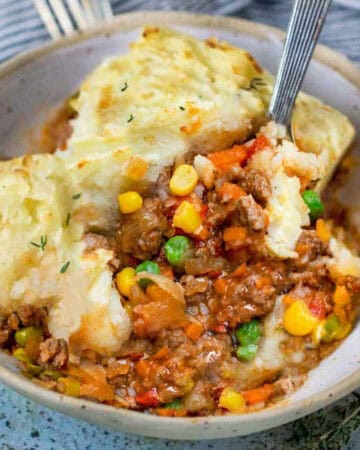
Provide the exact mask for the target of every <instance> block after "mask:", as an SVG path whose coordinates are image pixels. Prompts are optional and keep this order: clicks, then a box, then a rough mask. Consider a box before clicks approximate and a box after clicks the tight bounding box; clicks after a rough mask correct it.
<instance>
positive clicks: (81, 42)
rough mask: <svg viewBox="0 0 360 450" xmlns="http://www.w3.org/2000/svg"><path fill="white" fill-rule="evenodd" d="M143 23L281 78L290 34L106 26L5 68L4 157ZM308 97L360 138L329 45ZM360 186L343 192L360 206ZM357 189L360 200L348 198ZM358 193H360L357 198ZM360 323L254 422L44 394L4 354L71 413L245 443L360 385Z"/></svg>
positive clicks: (243, 28) (230, 22)
mask: <svg viewBox="0 0 360 450" xmlns="http://www.w3.org/2000/svg"><path fill="white" fill-rule="evenodd" d="M144 24H149V25H159V26H171V27H174V28H178V29H181V30H184V31H187V32H189V33H191V34H193V35H195V36H197V37H199V38H206V37H209V36H217V37H218V38H220V39H226V40H228V41H229V42H231V43H233V44H235V45H238V46H240V47H244V48H246V49H248V50H249V51H250V52H251V53H252V54H254V55H255V57H256V58H257V59H258V60H259V61H260V63H261V64H262V65H263V66H265V67H266V68H268V69H269V70H271V71H272V72H276V68H277V64H278V60H279V56H280V54H281V49H282V41H283V37H284V36H283V33H281V32H280V31H278V30H276V29H274V28H270V27H267V26H264V25H259V24H255V23H250V22H247V21H243V20H238V19H231V18H222V17H210V16H195V15H190V14H183V13H182V14H180V13H151V12H139V13H133V14H127V15H123V16H119V17H117V18H116V20H115V21H114V22H113V23H111V24H109V25H106V26H103V27H102V28H99V29H95V30H93V31H90V32H88V33H85V34H84V35H82V36H76V37H73V38H70V39H67V40H63V41H60V42H58V43H55V44H50V45H47V46H45V47H43V48H41V49H39V50H36V51H32V52H30V53H27V54H25V55H22V56H19V57H17V58H15V59H13V60H12V61H10V62H8V63H7V64H5V65H3V66H2V68H1V69H0V117H1V123H0V154H1V155H2V156H5V157H11V156H14V155H20V154H22V153H24V152H25V151H27V150H29V147H30V148H31V146H30V144H29V142H30V141H31V139H30V137H31V132H30V130H34V129H36V126H38V125H39V124H40V123H41V121H42V120H44V118H45V117H46V115H47V114H48V112H49V110H50V109H52V108H53V107H54V106H55V105H57V104H59V103H60V102H61V101H62V100H63V99H65V98H66V97H67V96H68V95H69V94H70V93H72V92H73V91H74V90H76V88H77V87H78V85H79V83H80V82H81V80H82V79H83V78H84V77H85V76H86V74H87V73H88V72H89V71H90V70H91V69H93V68H94V67H95V66H96V65H97V64H98V63H100V61H101V60H102V59H103V58H104V57H106V56H108V55H113V54H117V53H123V52H125V51H126V49H127V46H128V44H129V43H130V42H131V41H133V40H135V39H136V38H137V36H138V34H139V31H140V27H141V26H142V25H144ZM316 59H317V61H313V62H312V64H311V67H310V70H309V72H308V75H307V78H306V81H305V85H304V90H306V91H308V92H309V93H311V94H315V95H317V96H318V97H320V98H321V99H322V100H324V101H325V102H328V103H329V104H331V105H333V106H335V107H336V108H338V109H340V110H341V111H343V112H344V113H345V114H347V115H348V116H349V117H350V118H351V120H352V121H353V123H354V124H355V126H356V127H357V129H358V133H360V114H359V110H360V72H359V70H358V69H357V68H356V67H355V66H353V65H352V64H351V63H350V62H349V61H348V60H346V58H345V57H343V56H341V55H339V54H337V53H335V52H333V51H331V50H329V49H326V48H324V47H320V48H318V49H317V52H316ZM359 178H360V177H357V176H353V177H352V181H351V182H350V183H349V186H350V187H349V188H347V190H345V191H344V193H345V199H348V200H349V202H350V203H351V205H359V206H360V199H356V194H357V193H360V189H356V185H359V182H360V181H359ZM349 189H350V190H351V195H350V194H349ZM358 195H359V194H358ZM359 341H360V324H358V326H357V327H356V329H355V330H354V331H353V332H352V333H351V335H350V336H349V337H348V338H347V339H346V340H345V341H344V342H343V343H342V345H341V346H340V347H339V348H338V349H337V350H336V351H335V352H334V353H333V354H332V355H330V356H329V357H328V358H327V359H325V360H324V361H322V363H321V364H320V365H319V366H318V367H317V368H316V369H315V370H313V371H312V372H311V373H310V374H309V377H308V381H307V382H306V383H305V385H304V386H303V387H302V388H301V389H299V390H298V391H297V392H296V393H295V394H294V395H293V396H291V397H289V398H288V399H287V400H286V401H284V402H282V403H279V404H278V405H277V406H275V407H272V408H268V409H265V410H263V411H260V412H257V413H252V414H247V415H227V416H222V417H200V418H164V417H158V416H151V415H148V414H143V413H139V412H135V411H128V410H123V409H116V408H113V407H110V406H106V405H102V404H97V403H94V402H89V401H84V400H81V399H75V398H70V397H64V396H63V395H60V394H58V393H55V392H50V391H47V390H45V389H42V388H40V387H38V386H37V385H35V384H33V383H31V382H30V381H28V380H26V379H25V378H23V377H22V376H21V375H20V374H19V373H16V372H17V370H16V366H15V365H14V364H13V362H12V361H11V358H9V357H6V356H5V355H4V354H1V355H0V362H1V365H0V381H1V382H2V383H4V384H6V385H8V386H10V387H11V388H13V389H15V390H16V391H18V392H19V393H21V394H23V395H25V396H26V397H29V398H31V399H33V400H35V401H37V402H39V403H41V404H43V405H45V406H48V407H50V408H53V409H56V410H58V411H61V412H63V413H65V414H69V415H71V416H75V417H78V418H81V419H85V420H87V421H89V422H93V423H97V424H101V425H106V426H109V427H112V428H115V429H121V430H126V431H128V432H133V433H137V434H143V435H147V436H155V437H161V438H173V439H212V438H221V437H230V436H239V435H245V434H249V433H253V432H257V431H261V430H264V429H267V428H271V427H275V426H277V425H280V424H283V423H286V422H289V421H291V420H294V419H296V418H299V417H301V416H303V415H305V414H308V413H310V412H312V411H314V410H316V409H318V408H320V407H323V406H325V405H327V404H329V403H330V402H332V401H335V400H336V399H338V398H340V397H342V396H344V395H346V394H348V393H349V392H351V391H352V390H354V389H355V388H357V387H359V386H360V345H359Z"/></svg>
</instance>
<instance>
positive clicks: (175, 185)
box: [169, 164, 199, 195]
mask: <svg viewBox="0 0 360 450" xmlns="http://www.w3.org/2000/svg"><path fill="white" fill-rule="evenodd" d="M198 179H199V177H198V174H197V172H196V170H195V169H194V167H193V166H190V165H189V164H182V165H181V166H179V167H178V168H177V169H176V170H175V172H174V174H173V176H172V177H171V178H170V183H169V187H170V191H171V193H172V194H174V195H188V194H190V193H191V192H192V191H193V190H194V188H195V186H196V183H197V182H198Z"/></svg>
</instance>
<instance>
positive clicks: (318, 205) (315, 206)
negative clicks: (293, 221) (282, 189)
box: [302, 189, 324, 220]
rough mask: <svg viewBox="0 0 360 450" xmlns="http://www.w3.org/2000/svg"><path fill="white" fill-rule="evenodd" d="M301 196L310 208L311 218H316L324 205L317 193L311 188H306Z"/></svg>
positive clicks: (321, 212)
mask: <svg viewBox="0 0 360 450" xmlns="http://www.w3.org/2000/svg"><path fill="white" fill-rule="evenodd" d="M302 198H303V200H304V202H305V203H306V205H307V207H308V208H309V209H310V218H311V220H316V219H317V218H318V217H320V216H321V215H322V214H323V212H324V205H323V203H322V201H321V200H320V197H319V194H318V193H317V192H315V191H313V190H311V189H310V190H308V191H305V192H303V193H302Z"/></svg>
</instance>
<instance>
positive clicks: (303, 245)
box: [294, 230, 328, 267]
mask: <svg viewBox="0 0 360 450" xmlns="http://www.w3.org/2000/svg"><path fill="white" fill-rule="evenodd" d="M296 251H297V252H298V254H299V258H297V259H295V260H294V264H295V266H296V267H303V266H305V265H307V264H308V263H310V262H311V261H314V260H315V259H317V258H318V257H319V256H326V255H328V248H327V245H326V244H325V243H324V242H323V241H322V240H321V239H320V238H319V237H318V235H317V234H316V231H315V230H305V231H303V232H302V233H301V235H300V238H299V240H298V242H297V244H296Z"/></svg>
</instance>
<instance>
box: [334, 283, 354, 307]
mask: <svg viewBox="0 0 360 450" xmlns="http://www.w3.org/2000/svg"><path fill="white" fill-rule="evenodd" d="M333 298H334V303H335V304H336V305H341V306H345V305H348V304H349V303H350V302H351V298H350V294H349V292H348V291H347V289H346V287H345V286H336V289H335V292H334V297H333Z"/></svg>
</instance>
